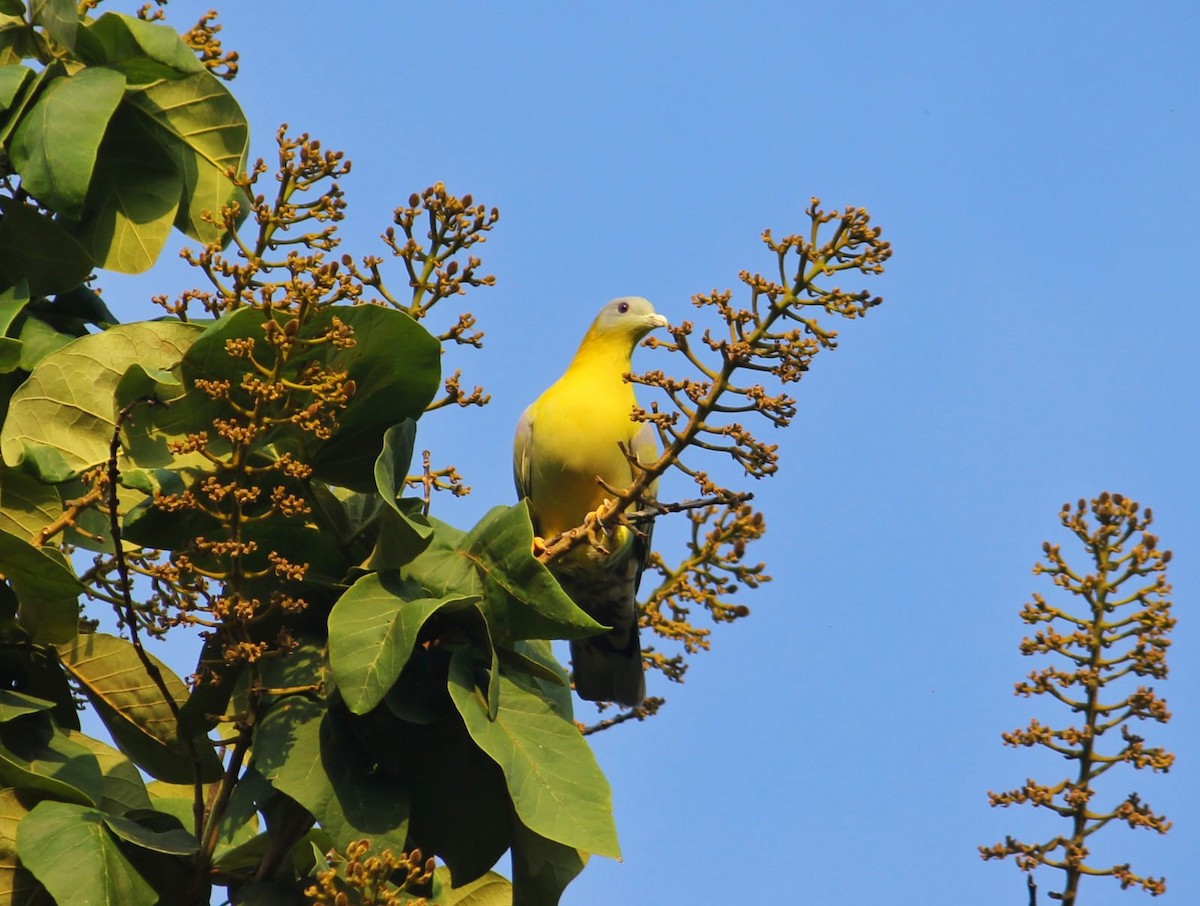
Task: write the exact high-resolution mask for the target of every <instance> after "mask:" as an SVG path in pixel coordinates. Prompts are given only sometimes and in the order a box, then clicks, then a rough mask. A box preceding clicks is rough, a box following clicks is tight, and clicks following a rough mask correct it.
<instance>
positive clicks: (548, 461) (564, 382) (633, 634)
mask: <svg viewBox="0 0 1200 906" xmlns="http://www.w3.org/2000/svg"><path fill="white" fill-rule="evenodd" d="M666 326H667V319H666V318H664V317H663V316H662V315H660V314H657V313H656V312H655V311H654V306H652V305H651V304H650V303H649V302H648V301H646V300H645V299H642V298H640V297H638V296H625V297H622V298H620V299H613V300H612V301H611V302H609V303H608V304H607V305H605V306H604V307H603V308H602V309H600V314H599V315H597V316H596V320H595V321H593V322H592V326H591V327H590V328H588V332H587V334H586V335H585V336H584V338H583V342H582V343H580V344H579V351H578V352H576V353H575V358H574V359H572V360H571V364H570V366H569V367H568V368H567V370H566V372H565V373H564V374H563V376H562V377H560V378H559V379H558V380H557V381H556V382H555V383H554V384H552V385H551V386H550V388H549V389H547V390H546V392H545V393H543V394H542V395H541V396H539V397H538V398H537V400H536V401H535V402H534V403H533V404H532V405H531V406H530V407H529V408H528V409H526V410H525V412H524V414H522V416H521V419H520V421H519V422H518V423H517V434H516V438H515V440H514V443H513V477H514V479H515V481H516V485H517V494H518V495H519V496H520V497H522V498H527V499H528V500H529V508H530V512H531V514H532V516H533V527H534V531H535V533H536V534H538V535H539V536H541V537H542V538H551V537H553V536H554V535H557V534H559V533H560V532H565V531H567V530H569V529H573V528H575V527H576V526H579V525H582V524H583V521H584V517H586V516H587V514H588V513H590V512H593V511H595V510H596V509H598V508H599V507H600V505H601V503H602V502H603V501H604V499H605V498H606V497H611V496H612V494H611V493H610V492H608V491H605V489H604V488H603V487H602V486H601V485H600V483H599V482H598V481H597V478H602V479H603V480H604V481H605V482H606V483H607V484H608V485H609V486H610V487H612V488H617V489H620V488H624V487H628V486H629V484H630V483H631V482H632V480H633V477H634V476H633V467H632V466H630V464H629V461H628V460H627V459H626V458H625V454H624V453H623V452H622V451H621V445H624V446H625V448H626V449H628V450H630V451H631V452H632V453H633V455H634V456H635V457H636V458H637V459H638V461H640V462H650V461H652V460H653V459H654V458H655V457H657V455H658V444H657V443H656V441H655V432H654V429H653V427H652V426H651V425H650V424H648V423H646V422H635V421H634V420H633V419H632V417H631V416H632V413H633V408H634V406H636V405H637V400H636V398H635V397H634V395H633V386H632V385H631V384H630V383H629V382H628V381H626V380H625V379H624V375H625V374H627V373H628V372H629V371H630V369H631V365H630V359H631V357H632V355H633V349H634V347H635V346H636V345H637V342H638V341H639V340H640V339H641V338H642V337H644V336H645V335H646V334H647V333H649V332H650V331H651V330H653V329H654V328H656V327H666ZM651 490H653V489H651ZM649 529H650V525H649V522H648V521H647V522H646V523H644V524H641V525H639V527H638V528H637V529H632V528H629V527H627V526H620V527H618V528H617V529H616V530H615V531H614V532H613V534H612V537H611V539H609V541H610V542H611V543H606V544H605V547H606V548H607V550H600V549H598V548H596V547H593V546H591V545H588V544H584V545H582V546H580V547H577V548H575V549H574V550H572V551H571V552H570V553H568V554H567V555H566V556H564V557H561V558H559V559H558V560H555V561H554V562H553V563H552V564H551V569H552V570H553V572H554V575H555V577H556V578H557V579H558V581H559V584H560V585H562V587H563V590H564V591H566V593H567V594H568V595H570V596H571V599H572V600H573V601H574V602H575V603H576V604H578V605H579V606H580V608H582V609H583V610H584V611H586V612H587V613H588V614H590V615H591V616H592V618H593V619H595V620H596V621H597V622H599V623H603V624H604V625H605V626H610V627H612V628H611V629H610V630H609V631H608V632H605V633H603V634H602V635H596V636H592V637H590V638H586V639H580V640H576V641H573V642H571V661H572V664H573V670H574V675H575V691H577V692H578V693H579V695H580V697H581V698H585V699H588V700H589V701H613V702H618V703H620V704H622V705H627V706H629V707H636V706H638V705H640V704H641V703H642V700H643V699H644V698H645V697H646V678H645V675H644V673H643V670H642V648H641V643H640V642H639V640H638V614H637V586H638V581H639V580H640V579H641V575H642V570H643V569H644V568H645V566H646V561H647V559H648V558H649V556H650V537H649V535H650V532H649Z"/></svg>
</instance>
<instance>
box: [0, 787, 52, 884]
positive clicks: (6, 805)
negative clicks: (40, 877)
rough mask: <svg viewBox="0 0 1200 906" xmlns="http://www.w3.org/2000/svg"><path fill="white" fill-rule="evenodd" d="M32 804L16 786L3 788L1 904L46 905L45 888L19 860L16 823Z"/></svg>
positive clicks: (0, 797)
mask: <svg viewBox="0 0 1200 906" xmlns="http://www.w3.org/2000/svg"><path fill="white" fill-rule="evenodd" d="M25 798H27V799H28V800H29V804H28V805H26V803H24V802H22V801H21V797H20V795H19V794H18V793H17V791H16V790H14V789H11V788H10V789H2V790H0V906H45V904H49V902H50V898H49V897H48V896H46V892H45V889H44V888H43V887H42V885H41V884H39V883H38V882H37V879H36V878H34V876H33V875H31V874H30V873H29V872H28V870H26V869H25V868H23V867H22V866H21V863H20V862H19V861H18V860H17V826H18V825H19V824H20V823H21V821H22V820H24V818H25V816H26V815H28V814H29V809H30V808H31V807H32V806H33V802H34V800H33V797H30V796H26V797H25Z"/></svg>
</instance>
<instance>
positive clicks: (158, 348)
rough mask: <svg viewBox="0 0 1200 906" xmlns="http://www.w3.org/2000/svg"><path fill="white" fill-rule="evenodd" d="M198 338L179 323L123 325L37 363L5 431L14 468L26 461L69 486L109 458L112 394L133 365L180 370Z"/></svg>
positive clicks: (3, 445) (2, 438)
mask: <svg viewBox="0 0 1200 906" xmlns="http://www.w3.org/2000/svg"><path fill="white" fill-rule="evenodd" d="M198 335H199V328H197V327H195V326H193V325H189V324H183V323H180V322H178V321H143V322H140V323H134V324H121V325H118V326H116V327H113V328H111V329H110V330H106V331H105V332H104V333H99V334H91V335H89V336H86V337H80V338H79V339H78V340H75V341H74V342H72V343H70V344H68V345H67V346H65V347H63V348H62V349H60V350H59V351H57V352H54V353H51V354H50V355H48V356H46V357H45V358H44V359H42V361H41V362H39V363H38V366H37V367H36V368H35V369H34V371H33V373H32V374H31V375H30V376H29V379H28V380H27V381H26V382H25V383H24V384H22V385H21V387H20V388H19V389H18V390H17V391H16V393H14V394H13V396H12V401H11V403H10V405H9V410H8V417H7V418H6V419H5V421H4V427H3V430H0V452H3V455H4V461H5V462H6V463H8V464H9V465H17V464H18V463H20V462H22V461H23V460H25V459H26V458H28V459H30V461H31V463H30V464H31V465H32V466H33V467H34V469H36V471H37V472H38V473H39V474H40V476H41V477H42V479H43V480H44V481H47V482H49V483H56V482H60V481H64V480H66V479H67V478H70V477H72V476H74V475H77V474H79V473H80V472H82V471H83V470H84V469H87V468H90V467H91V466H94V465H96V464H98V463H101V462H105V461H106V460H107V459H108V453H109V444H110V443H111V442H112V434H113V429H114V428H115V426H116V420H117V407H116V403H115V401H114V394H115V392H116V389H117V386H118V385H119V383H120V381H121V378H122V376H123V375H124V374H125V372H126V370H128V369H129V368H130V367H131V366H133V365H141V366H142V367H151V368H158V369H169V368H172V367H173V366H175V365H176V364H177V363H178V362H179V360H180V358H182V356H183V354H184V351H185V350H186V349H187V348H188V347H189V346H190V345H191V343H192V341H193V340H194V339H195V338H196V337H197V336H198Z"/></svg>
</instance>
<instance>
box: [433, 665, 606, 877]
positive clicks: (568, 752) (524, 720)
mask: <svg viewBox="0 0 1200 906" xmlns="http://www.w3.org/2000/svg"><path fill="white" fill-rule="evenodd" d="M449 689H450V697H451V698H452V699H453V700H454V704H455V707H457V708H458V712H459V714H461V715H462V718H463V721H464V723H465V724H466V726H467V732H469V733H470V734H471V738H472V739H474V740H475V742H476V744H478V746H479V747H480V748H481V749H483V750H484V751H485V752H486V753H487V754H488V755H489V756H491V758H492V759H493V760H494V761H495V762H496V763H497V764H498V765H499V766H500V770H502V771H503V772H504V778H505V780H506V782H507V783H508V792H509V795H510V796H512V800H513V807H514V808H515V809H516V813H517V817H518V818H520V820H521V823H522V824H524V825H525V826H526V827H528V828H529V829H530V830H532V831H534V832H535V833H538V834H541V835H542V836H543V837H547V838H548V839H550V840H553V841H555V842H558V843H562V844H563V845H565V846H570V847H573V848H575V849H582V850H585V851H587V852H593V853H598V854H600V855H605V856H611V857H613V858H620V848H619V847H618V845H617V834H616V828H615V827H614V825H613V820H612V800H611V794H610V792H609V786H608V781H607V780H606V779H605V778H604V775H603V774H602V773H601V772H600V768H599V767H598V766H597V764H596V759H595V756H593V755H592V750H591V748H590V747H589V746H588V744H587V742H586V741H585V740H584V738H583V736H581V735H580V733H579V730H578V728H577V727H576V726H575V725H574V723H572V722H571V721H570V720H569V719H567V718H565V717H563V716H562V715H561V714H558V713H557V712H555V711H554V709H553V708H552V707H551V706H550V704H549V703H548V702H546V701H545V700H544V699H542V698H541V697H540V696H538V695H534V694H532V693H531V692H529V691H528V690H526V689H525V688H523V687H522V686H520V685H518V684H517V683H515V682H513V681H512V680H511V679H510V678H508V677H506V676H503V675H501V677H500V708H499V711H498V713H497V715H496V719H495V720H494V721H492V720H488V713H487V707H486V706H485V704H484V703H483V702H482V701H481V700H480V698H479V697H478V696H477V695H476V694H475V680H474V677H473V676H471V675H470V674H469V673H467V672H466V671H465V670H464V667H463V664H462V662H457V661H454V660H452V661H451V664H450V682H449Z"/></svg>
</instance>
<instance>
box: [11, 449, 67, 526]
mask: <svg viewBox="0 0 1200 906" xmlns="http://www.w3.org/2000/svg"><path fill="white" fill-rule="evenodd" d="M62 511H63V506H62V499H61V498H60V497H59V496H58V489H57V488H56V487H54V485H49V484H43V483H42V482H40V481H38V480H37V479H36V478H34V477H33V476H32V475H26V474H25V473H24V472H18V471H17V470H16V469H10V468H8V466H5V465H3V464H0V531H5V532H8V533H9V534H10V535H16V536H17V537H18V538H22V539H25V540H28V539H30V538H32V537H33V536H34V535H35V534H37V533H38V532H40V531H41V530H42V529H44V528H45V527H46V526H48V525H49V524H50V523H51V522H53V521H54V520H55V519H57V518H58V517H59V516H60V515H62Z"/></svg>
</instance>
